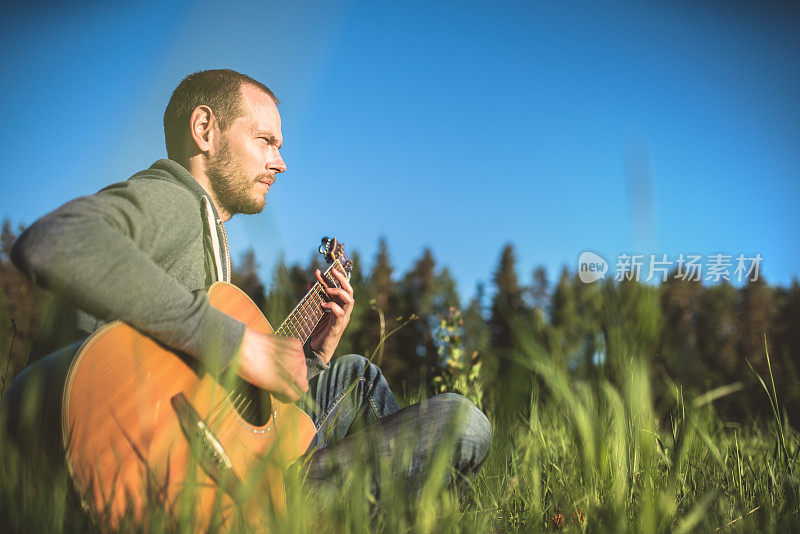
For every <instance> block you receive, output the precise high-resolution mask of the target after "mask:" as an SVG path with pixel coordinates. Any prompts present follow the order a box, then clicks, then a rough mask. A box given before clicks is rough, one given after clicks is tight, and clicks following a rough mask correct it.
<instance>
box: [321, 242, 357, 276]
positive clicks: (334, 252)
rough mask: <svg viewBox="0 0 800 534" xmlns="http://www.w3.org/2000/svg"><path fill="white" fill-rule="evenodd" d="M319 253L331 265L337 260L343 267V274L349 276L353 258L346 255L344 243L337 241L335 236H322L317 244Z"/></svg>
mask: <svg viewBox="0 0 800 534" xmlns="http://www.w3.org/2000/svg"><path fill="white" fill-rule="evenodd" d="M319 253H320V254H322V255H323V256H325V261H326V262H328V264H329V265H332V264H333V263H334V262H335V261H337V260H338V261H339V265H341V266H342V268H343V269H344V274H345V276H347V277H348V278H350V272H351V271H352V270H353V260H351V259H350V258H348V257H347V253H346V252H345V251H344V244H342V243H339V240H338V239H336V238H335V237H333V238H331V237H323V238H322V244H321V245H320V246H319Z"/></svg>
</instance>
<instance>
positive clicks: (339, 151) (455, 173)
mask: <svg viewBox="0 0 800 534" xmlns="http://www.w3.org/2000/svg"><path fill="white" fill-rule="evenodd" d="M108 4H110V3H104V2H85V3H83V4H78V5H77V7H76V6H75V5H72V6H70V7H66V6H61V5H60V4H59V5H56V4H52V5H51V4H49V3H47V4H42V3H38V4H37V3H34V4H33V6H32V7H22V8H17V11H10V12H8V13H7V15H4V17H3V19H2V21H0V31H1V32H2V33H0V36H1V37H0V40H1V41H0V45H2V49H3V50H4V54H3V55H2V57H1V58H0V62H1V63H2V71H3V73H4V80H5V83H4V84H3V89H2V92H3V98H2V99H0V113H2V117H3V118H4V126H5V127H4V128H2V130H0V150H1V151H2V161H3V171H4V172H3V173H2V180H3V182H4V183H3V185H4V187H3V189H2V190H3V191H4V196H3V198H2V199H1V200H0V216H8V217H10V218H11V219H12V220H13V221H15V222H25V223H30V222H32V221H33V220H35V219H36V218H37V217H38V216H40V215H42V214H44V213H45V212H47V211H50V210H52V209H55V208H56V207H58V206H59V205H60V204H62V203H64V202H66V201H67V200H69V199H71V198H74V197H76V196H79V195H84V194H91V193H93V192H95V191H97V190H98V189H100V188H102V187H104V186H105V185H107V184H110V183H113V182H115V181H120V180H124V179H126V178H127V177H129V176H130V175H131V174H133V173H134V172H136V171H138V170H140V169H142V168H145V167H147V166H149V165H150V164H151V163H152V162H153V161H155V160H156V159H158V158H161V157H165V150H164V147H163V132H162V129H161V128H162V126H161V117H162V114H163V109H164V107H165V106H166V103H167V101H168V99H169V96H170V94H171V92H172V90H173V89H174V87H175V86H176V85H177V84H178V83H179V82H180V80H181V78H182V77H183V76H184V75H186V74H188V73H190V72H193V71H195V70H199V69H202V68H220V67H230V68H234V69H236V70H240V71H242V72H245V73H247V74H249V75H251V76H253V77H255V78H256V79H259V80H261V81H263V82H264V83H266V84H267V85H269V86H270V87H271V88H272V89H273V90H274V91H275V92H276V94H277V95H278V97H279V98H280V99H281V101H282V102H283V104H282V106H281V114H282V117H283V134H284V139H285V148H284V150H283V155H284V159H285V160H286V162H287V165H288V171H287V172H286V173H284V174H283V175H282V176H280V178H279V180H278V182H277V184H276V186H275V187H273V189H272V190H271V191H270V194H269V197H268V205H267V209H266V210H265V211H264V213H262V214H261V215H257V216H249V217H248V216H240V217H237V218H235V219H234V220H233V221H231V222H230V223H229V225H228V229H229V232H228V233H229V236H230V238H231V242H232V248H233V251H234V260H236V259H237V258H238V256H239V254H240V253H241V251H243V250H244V249H246V248H247V247H249V246H253V247H254V248H255V249H256V254H257V258H258V259H259V261H260V263H261V264H262V271H263V274H264V277H265V279H266V278H267V276H268V274H269V271H270V269H271V267H272V262H273V261H274V258H275V257H276V256H277V254H278V253H279V252H280V251H283V252H284V253H285V255H286V257H287V259H288V260H290V261H294V260H302V261H303V262H305V261H307V259H308V258H309V257H310V255H311V253H312V251H313V250H314V249H315V248H316V246H317V244H318V240H319V238H320V237H321V236H322V235H337V236H339V237H340V238H341V239H342V240H343V241H344V242H345V243H346V244H347V245H348V246H350V247H354V248H357V249H358V250H359V251H360V252H361V253H362V255H363V256H364V258H365V263H366V265H363V266H362V268H365V269H368V268H369V264H370V263H371V258H372V256H373V255H374V252H375V250H376V245H377V241H378V238H379V236H381V235H384V236H386V238H387V239H388V242H389V245H390V252H391V254H392V258H393V261H394V264H395V266H396V268H397V269H398V270H400V271H405V270H406V269H407V268H408V267H409V266H410V265H411V264H412V263H413V261H414V260H415V259H417V258H418V257H419V255H420V253H421V251H422V248H423V247H424V246H430V247H431V248H432V249H433V251H434V254H435V256H436V258H437V260H438V261H439V262H440V264H444V265H448V266H449V267H450V268H451V270H452V272H453V273H454V275H455V276H456V278H457V279H458V281H459V287H460V290H461V293H462V294H463V295H464V296H465V297H468V296H469V295H471V294H472V292H473V290H474V287H475V284H476V282H478V281H479V280H483V281H488V280H489V279H490V277H491V273H492V271H493V269H494V268H495V266H496V264H497V260H498V257H499V252H500V249H501V247H502V246H503V244H504V243H506V242H508V241H511V242H513V243H514V244H515V246H516V247H517V251H518V259H519V274H520V276H521V278H522V279H523V281H526V282H527V281H528V280H529V279H530V273H531V270H532V269H533V267H534V266H535V265H539V264H542V265H545V266H546V267H547V268H548V270H549V272H550V276H551V279H552V278H553V277H555V275H556V273H557V271H558V269H560V266H561V265H567V266H569V267H570V268H571V269H574V268H575V266H576V264H577V258H578V256H579V254H580V253H581V252H583V251H584V250H592V251H594V252H596V253H598V254H600V255H601V256H603V257H604V258H606V259H607V260H608V261H609V262H610V263H613V262H614V260H615V257H616V256H617V255H618V254H620V253H636V252H638V253H644V254H650V253H655V254H659V255H660V254H663V253H666V254H669V255H670V256H671V257H673V256H674V257H677V255H678V254H680V253H686V254H689V253H691V254H704V255H709V254H716V253H723V254H731V255H737V254H739V253H745V254H748V255H754V254H756V253H760V254H761V255H762V257H763V258H764V260H763V263H762V274H763V275H764V276H765V277H766V279H767V280H768V281H770V282H772V283H781V284H787V283H789V282H790V281H791V279H792V277H793V276H797V275H798V274H800V247H798V243H800V212H799V211H798V209H797V204H798V199H799V198H800V151H799V150H798V147H800V143H799V141H800V98H798V95H800V57H799V56H800V54H798V52H800V32H797V31H796V28H798V27H800V8H798V7H797V4H795V7H791V6H788V5H784V4H783V3H770V2H761V3H745V2H668V3H667V2H665V3H662V4H660V5H655V4H653V3H647V5H645V3H634V2H610V3H597V2H553V1H543V2H535V1H531V2H503V3H494V4H489V3H485V2H481V3H478V2H438V3H431V2H414V1H407V2H397V3H394V4H393V3H380V2H346V3H336V5H332V4H333V3H330V2H310V3H309V2H306V3H304V2H290V3H275V2H235V1H231V2H225V3H218V2H211V1H194V2H192V1H182V2H173V3H171V4H169V6H168V7H165V6H162V5H160V4H159V3H154V2H152V3H151V2H135V3H133V2H132V3H120V5H108ZM432 4H435V5H432ZM786 4H788V3H786ZM637 162H638V163H637ZM642 162H644V163H642ZM630 169H638V171H635V172H633V174H631V172H632V171H631V170H630ZM631 184H634V185H633V186H632V185H631ZM636 191H641V192H643V193H641V194H640V193H636Z"/></svg>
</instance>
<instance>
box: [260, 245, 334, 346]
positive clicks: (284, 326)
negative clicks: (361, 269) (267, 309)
mask: <svg viewBox="0 0 800 534" xmlns="http://www.w3.org/2000/svg"><path fill="white" fill-rule="evenodd" d="M333 269H337V270H338V271H339V272H341V273H344V272H346V271H345V270H344V268H343V267H342V265H341V263H339V260H338V259H337V260H335V261H334V262H333V263H331V265H330V266H329V267H328V269H327V270H326V271H325V272H324V273H323V274H322V277H323V279H324V280H326V281H327V282H328V283H329V284H330V285H332V286H335V287H339V288H340V287H342V286H341V284H340V283H339V281H338V280H337V279H336V277H334V276H333V273H332V272H331V271H332V270H333ZM328 300H330V298H329V297H328V294H327V293H326V292H325V288H324V287H323V286H322V284H320V283H319V282H318V281H317V282H314V285H313V286H311V289H309V290H308V293H306V295H305V296H304V297H303V298H302V299H300V302H298V303H297V306H295V307H294V309H293V310H292V311H291V313H289V316H288V317H286V319H285V320H284V321H283V322H282V323H281V325H280V326H279V327H278V328H277V329H276V330H275V334H276V335H278V336H286V337H293V338H296V339H299V340H300V341H302V342H303V343H305V342H306V341H308V338H309V336H310V335H311V332H313V331H314V328H316V326H317V324H319V321H320V319H322V316H323V315H324V313H325V309H324V308H322V303H323V302H326V301H328Z"/></svg>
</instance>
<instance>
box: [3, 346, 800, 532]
mask: <svg viewBox="0 0 800 534" xmlns="http://www.w3.org/2000/svg"><path fill="white" fill-rule="evenodd" d="M518 361H520V362H523V363H524V364H525V365H526V366H527V367H529V368H530V369H531V370H532V371H533V372H534V373H533V375H532V376H534V377H535V379H534V380H532V382H531V397H530V409H529V410H524V411H522V412H519V413H512V414H511V415H508V416H504V418H503V419H502V420H501V419H500V416H497V415H495V414H493V413H492V412H490V413H489V416H490V420H492V423H493V427H494V430H495V433H494V443H493V448H492V452H491V455H490V457H489V459H488V460H487V462H486V464H485V466H484V469H483V471H482V472H481V474H480V475H479V476H478V477H477V479H475V480H473V481H472V483H471V484H472V491H471V492H469V493H468V494H467V495H466V496H465V497H462V498H461V499H459V497H458V495H456V493H455V492H454V491H439V490H438V489H437V484H436V481H438V480H441V479H442V477H443V476H447V475H448V472H447V471H448V467H447V462H446V458H443V457H440V458H437V459H436V460H435V461H434V468H433V469H432V474H431V478H430V483H429V484H428V485H427V486H426V488H425V490H424V492H423V495H424V497H423V499H422V500H421V502H414V501H412V500H411V499H410V498H409V495H408V494H407V492H406V491H405V489H404V488H401V487H398V486H397V485H395V484H392V483H391V482H390V481H389V480H388V479H387V477H383V478H382V480H384V481H385V482H383V483H382V484H381V488H380V490H381V491H380V495H381V499H380V501H379V502H373V503H372V504H371V496H370V493H369V491H368V488H369V483H368V480H369V476H370V473H369V465H368V462H366V461H362V462H359V464H358V465H354V466H353V469H352V470H351V471H349V472H348V473H345V474H344V475H343V477H342V478H341V479H339V480H336V481H335V482H334V483H332V485H331V487H330V488H327V489H326V488H322V489H319V488H316V489H313V490H312V489H309V488H307V487H304V486H303V480H302V472H300V471H298V472H292V475H291V476H290V477H289V479H288V480H287V490H288V492H289V494H290V500H289V502H288V512H289V514H288V516H287V518H286V519H276V522H277V523H276V524H275V529H274V530H275V531H276V532H289V533H291V532H313V533H315V534H317V533H324V532H336V533H339V532H367V531H376V530H377V531H387V532H516V531H520V532H531V531H542V532H552V531H564V532H584V531H586V532H621V531H631V532H648V533H649V532H696V531H701V532H714V531H720V532H753V531H766V532H770V531H772V532H787V531H793V530H797V529H798V525H799V524H800V509H799V507H798V496H799V495H800V480H799V479H798V476H797V472H798V465H797V460H798V451H800V441H799V439H798V433H797V431H796V430H794V429H793V428H791V427H790V426H789V425H788V423H787V422H786V421H785V420H784V419H783V418H782V417H781V415H780V414H781V409H780V404H779V403H778V396H777V393H778V392H776V391H775V389H774V386H773V387H771V388H770V387H769V386H768V385H767V384H768V383H772V381H771V377H766V379H765V380H763V381H762V383H763V385H764V388H763V389H764V391H763V394H764V395H767V396H768V397H769V399H770V403H771V405H772V406H773V410H774V412H773V413H774V418H773V420H772V421H769V422H761V423H758V422H750V423H748V424H744V425H740V424H732V423H726V422H725V421H724V420H722V419H721V418H720V417H719V416H718V415H717V414H716V413H715V411H714V400H716V399H718V398H720V397H722V396H725V395H741V394H743V392H742V391H739V387H738V385H735V384H734V385H731V386H729V387H725V388H720V389H718V390H715V391H711V392H707V393H706V394H703V395H698V396H697V397H695V398H686V397H685V396H684V394H683V392H682V390H681V388H680V387H679V386H675V385H672V384H667V386H668V387H669V389H671V390H672V391H674V399H673V401H672V404H671V406H670V407H669V411H668V412H666V413H665V412H664V411H663V410H662V412H661V415H659V414H657V413H656V409H655V407H654V402H653V399H652V396H651V388H652V385H653V384H652V379H651V376H652V374H651V372H650V369H648V366H647V364H646V363H645V362H643V361H641V360H636V359H631V361H630V362H629V365H628V368H627V371H626V372H625V373H623V377H622V378H621V379H618V381H617V382H618V383H617V384H616V385H615V384H612V383H611V382H609V381H606V380H604V379H597V380H593V381H579V380H576V379H574V378H573V377H572V376H571V375H569V374H568V373H567V371H566V370H565V369H564V368H563V366H559V365H557V364H554V363H551V362H552V361H555V359H550V356H549V355H547V354H542V353H541V352H540V351H538V350H534V349H531V350H526V351H521V354H518ZM759 378H760V377H759ZM492 387H493V385H492V384H484V388H485V390H486V391H488V390H490V389H491V388H492ZM523 412H524V414H526V415H524V414H523ZM0 453H2V454H3V456H4V458H3V462H4V463H3V466H4V467H3V476H2V480H0V517H2V520H0V521H2V524H3V525H4V528H3V530H5V531H20V532H22V531H24V532H62V531H67V532H73V531H85V530H87V529H89V530H92V529H97V527H96V525H93V524H92V522H91V521H90V520H89V519H88V518H87V517H86V516H85V515H84V514H83V513H82V512H81V511H80V510H76V509H72V508H71V507H69V506H68V505H67V503H68V502H69V501H68V485H69V481H68V479H67V477H66V475H65V474H64V473H61V472H57V471H54V470H52V469H51V468H49V467H48V465H47V464H46V463H34V465H33V466H30V465H28V466H27V467H21V465H22V464H21V463H20V462H18V461H17V459H16V458H15V454H14V451H12V450H11V449H10V448H9V447H7V446H6V443H5V441H2V442H0ZM365 457H366V455H365ZM398 461H402V454H399V455H398ZM188 502H191V499H188ZM191 522H192V520H191V515H190V514H184V515H183V516H182V517H181V518H180V519H179V520H172V519H170V518H169V517H167V516H165V514H164V512H163V509H162V508H161V507H160V506H159V504H158V503H153V505H152V506H151V507H150V513H149V515H148V518H147V523H148V529H149V530H150V531H154V532H160V531H185V530H191V526H192V525H191ZM123 530H126V531H137V530H139V528H138V527H137V526H136V525H135V524H134V523H132V522H126V523H124V524H123Z"/></svg>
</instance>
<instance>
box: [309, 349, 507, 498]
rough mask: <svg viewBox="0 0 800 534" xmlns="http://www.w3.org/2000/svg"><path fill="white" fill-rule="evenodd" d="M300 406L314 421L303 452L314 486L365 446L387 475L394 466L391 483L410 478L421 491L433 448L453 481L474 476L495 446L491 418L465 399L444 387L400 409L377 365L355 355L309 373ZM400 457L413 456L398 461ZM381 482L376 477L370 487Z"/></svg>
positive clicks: (358, 458) (414, 490)
mask: <svg viewBox="0 0 800 534" xmlns="http://www.w3.org/2000/svg"><path fill="white" fill-rule="evenodd" d="M351 386H353V387H352V388H351ZM348 390H349V392H348ZM301 405H302V407H303V408H304V409H305V410H306V413H308V414H309V415H310V416H311V419H312V420H313V421H314V425H315V426H316V427H317V434H316V437H315V439H314V441H313V442H312V444H311V447H310V448H309V451H308V452H307V453H306V457H305V458H304V459H305V460H307V466H308V472H307V481H308V482H311V483H312V484H318V485H323V484H325V483H326V482H331V481H333V480H334V479H335V477H336V476H337V474H341V473H343V472H344V471H345V470H347V469H348V468H349V467H351V466H354V465H355V464H356V463H359V462H362V461H363V460H364V459H365V456H364V453H365V447H368V449H369V451H368V452H367V455H366V457H368V458H370V460H371V462H372V463H373V464H374V463H375V462H378V463H380V464H381V465H382V467H383V472H384V473H386V466H390V467H389V474H390V476H391V477H392V479H393V480H392V482H393V483H405V484H406V487H407V489H408V491H409V492H410V493H409V494H410V495H417V494H418V492H419V490H420V489H421V487H422V483H423V482H425V479H426V477H427V475H428V474H429V473H428V469H427V468H428V467H429V465H430V462H431V460H432V459H433V457H434V455H435V454H437V453H440V454H445V455H447V458H448V459H449V461H450V462H451V466H452V468H453V471H454V474H455V479H456V480H459V479H462V478H463V479H469V478H471V477H473V476H474V475H475V474H476V473H477V472H478V470H479V469H480V467H481V465H482V464H483V462H484V460H486V457H487V456H488V454H489V449H490V447H491V444H492V427H491V425H490V424H489V420H488V419H487V418H486V416H485V415H484V414H483V413H482V412H481V411H480V410H479V409H478V408H477V407H475V405H474V404H473V403H472V402H471V401H469V400H467V399H466V398H465V397H462V396H461V395H456V394H454V393H445V394H442V395H436V396H435V397H432V398H430V399H427V400H425V401H423V402H419V403H417V404H414V405H411V406H408V407H406V408H403V409H400V407H399V405H398V404H397V400H396V399H395V397H394V395H393V394H392V392H391V390H390V389H389V385H388V384H387V382H386V379H385V378H384V377H383V374H382V373H381V371H380V369H379V368H378V367H377V366H376V365H374V364H371V363H369V360H367V359H366V358H364V357H363V356H358V355H356V354H348V355H346V356H342V357H340V358H337V359H335V360H333V361H332V362H331V368H330V369H328V370H326V371H323V372H322V373H321V374H319V375H318V376H317V377H314V378H312V379H311V380H310V381H309V393H308V395H305V396H304V397H303V399H302V400H301ZM401 455H405V458H406V459H407V460H408V461H407V462H401V461H397V460H398V456H401ZM371 467H372V468H373V471H374V472H375V471H377V469H376V467H377V466H376V465H372V466H371ZM453 481H454V480H453V479H452V478H451V479H449V480H443V481H442V486H444V485H447V484H448V483H452V482H453ZM377 486H378V482H377V480H374V481H373V488H372V489H373V493H376V492H377Z"/></svg>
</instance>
